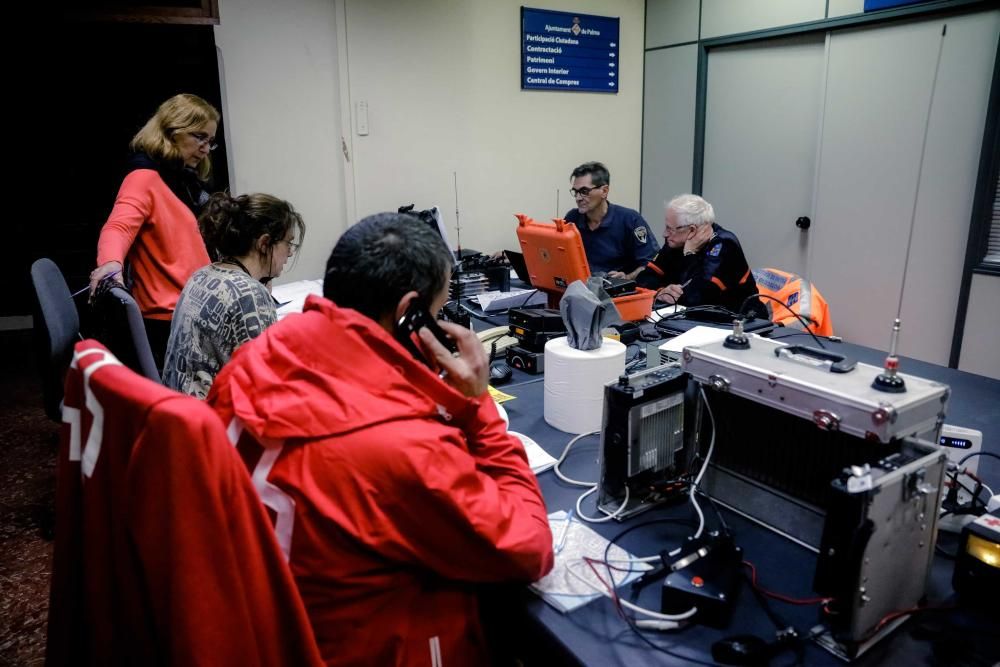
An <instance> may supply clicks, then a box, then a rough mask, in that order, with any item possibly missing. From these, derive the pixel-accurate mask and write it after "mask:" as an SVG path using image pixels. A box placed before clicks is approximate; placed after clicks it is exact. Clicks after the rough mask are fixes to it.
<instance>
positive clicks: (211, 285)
mask: <svg viewBox="0 0 1000 667" xmlns="http://www.w3.org/2000/svg"><path fill="white" fill-rule="evenodd" d="M277 319H278V318H277V313H276V312H275V310H274V301H273V300H272V299H271V293H270V292H268V291H267V288H266V287H264V285H262V284H261V283H260V281H258V280H255V279H254V278H252V277H251V276H248V275H247V274H246V273H244V272H243V271H242V270H240V269H239V268H236V267H231V266H230V265H228V264H220V263H216V264H209V265H208V266H206V267H204V268H201V269H198V271H196V272H195V273H194V275H192V276H191V279H190V280H188V282H187V285H185V286H184V291H182V292H181V296H180V299H179V300H178V301H177V308H176V310H174V317H173V321H172V322H171V324H170V340H169V341H168V342H167V358H166V362H165V363H164V367H163V384H165V385H167V386H168V387H170V388H172V389H176V390H177V391H180V392H183V393H185V394H190V395H192V396H195V397H197V398H205V397H206V396H207V395H208V390H209V387H211V386H212V380H214V379H215V376H216V375H217V374H218V372H219V370H221V369H222V366H223V365H224V364H225V363H226V362H227V361H229V358H230V357H231V356H232V355H233V352H235V351H236V348H238V347H239V346H240V345H242V344H243V343H245V342H246V341H248V340H250V339H251V338H256V337H257V336H259V335H260V334H261V332H262V331H264V329H266V328H267V327H269V326H271V325H272V324H274V323H275V322H276V321H277Z"/></svg>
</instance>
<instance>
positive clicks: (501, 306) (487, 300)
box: [472, 289, 548, 313]
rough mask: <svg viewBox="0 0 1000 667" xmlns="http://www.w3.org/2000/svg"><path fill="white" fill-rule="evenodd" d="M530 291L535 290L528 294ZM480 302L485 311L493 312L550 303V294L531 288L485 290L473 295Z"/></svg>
mask: <svg viewBox="0 0 1000 667" xmlns="http://www.w3.org/2000/svg"><path fill="white" fill-rule="evenodd" d="M528 292H534V294H532V295H531V296H528ZM472 298H473V300H475V301H476V302H478V303H479V307H480V308H482V309H483V312H484V313H492V312H496V311H498V310H507V309H508V308H527V307H528V306H538V305H544V304H546V303H548V296H547V295H546V294H545V293H544V292H539V291H538V290H530V289H512V290H511V291H509V292H483V293H482V294H477V295H476V296H474V297H472Z"/></svg>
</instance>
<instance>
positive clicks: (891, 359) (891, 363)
mask: <svg viewBox="0 0 1000 667" xmlns="http://www.w3.org/2000/svg"><path fill="white" fill-rule="evenodd" d="M944 35H945V31H944V30H942V31H941V39H940V40H938V52H937V61H935V63H934V78H933V79H932V80H931V95H930V98H929V99H928V101H927V114H926V116H925V120H924V137H923V141H922V143H921V144H920V161H919V162H918V163H917V183H918V184H919V183H920V179H921V177H922V176H923V173H924V156H925V155H926V153H927V134H928V131H929V129H930V125H931V107H932V105H933V102H934V93H935V91H936V90H937V81H938V74H939V73H940V71H941V52H942V51H943V50H944ZM919 195H920V188H919V187H918V188H917V190H916V191H915V192H914V193H913V208H912V209H911V211H910V233H909V234H908V236H907V238H906V254H905V255H904V257H903V280H902V282H901V283H900V286H899V303H898V304H897V306H896V319H895V320H893V322H892V338H891V339H890V341H889V354H888V356H886V358H885V367H884V370H883V372H882V373H879V374H878V375H876V376H875V380H874V381H873V382H872V387H873V388H874V389H878V390H879V391H886V392H890V393H901V392H904V391H906V382H904V381H903V378H901V377H899V375H898V374H897V373H898V372H899V357H898V356H896V346H897V345H898V344H899V327H900V320H899V318H900V315H902V313H903V295H904V294H905V293H906V272H907V269H909V266H910V249H911V247H912V246H913V229H914V227H915V226H916V220H917V201H918V197H919Z"/></svg>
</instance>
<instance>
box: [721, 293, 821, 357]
mask: <svg viewBox="0 0 1000 667" xmlns="http://www.w3.org/2000/svg"><path fill="white" fill-rule="evenodd" d="M760 297H764V298H765V299H770V300H771V301H774V302H776V303H780V304H781V306H782V307H783V308H784V309H785V310H787V311H788V312H790V313H791V314H792V315H794V316H795V318H796V319H798V321H799V322H800V323H801V324H802V328H803V329H805V330H806V331H807V332H808V333H809V335H810V336H812V338H813V340H814V341H816V344H817V345H819V346H820V347H821V348H822V349H824V350H825V349H826V347H824V346H823V343H822V342H821V341H820V339H819V338H818V337H817V336H816V334H815V333H813V332H812V330H811V329H809V326H810V324H809V323H808V322H806V320H805V318H803V317H802V316H801V315H800V314H798V313H796V312H795V311H794V310H792V308H791V306H789V305H788V304H787V303H785V302H784V301H782V300H781V299H778V298H776V297H773V296H771V295H770V294H751V295H750V296H748V297H747V298H745V299H743V304H742V305H741V306H740V314H741V315H742V314H743V310H744V309H745V308H746V307H747V304H748V303H750V299H757V298H760Z"/></svg>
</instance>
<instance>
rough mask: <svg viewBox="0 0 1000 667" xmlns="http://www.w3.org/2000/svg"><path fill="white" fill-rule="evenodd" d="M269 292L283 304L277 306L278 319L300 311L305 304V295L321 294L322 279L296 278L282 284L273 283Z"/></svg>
mask: <svg viewBox="0 0 1000 667" xmlns="http://www.w3.org/2000/svg"><path fill="white" fill-rule="evenodd" d="M271 294H272V295H273V296H274V298H275V299H277V300H278V303H281V304H284V305H282V306H281V307H279V308H278V319H279V320H280V319H282V318H283V317H285V315H291V314H292V313H301V312H302V309H303V308H304V307H305V305H306V297H308V296H309V295H310V294H317V295H319V296H323V281H322V280H296V281H294V282H290V283H285V284H284V285H275V286H274V287H273V288H272V289H271ZM286 302H287V303H286Z"/></svg>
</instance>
